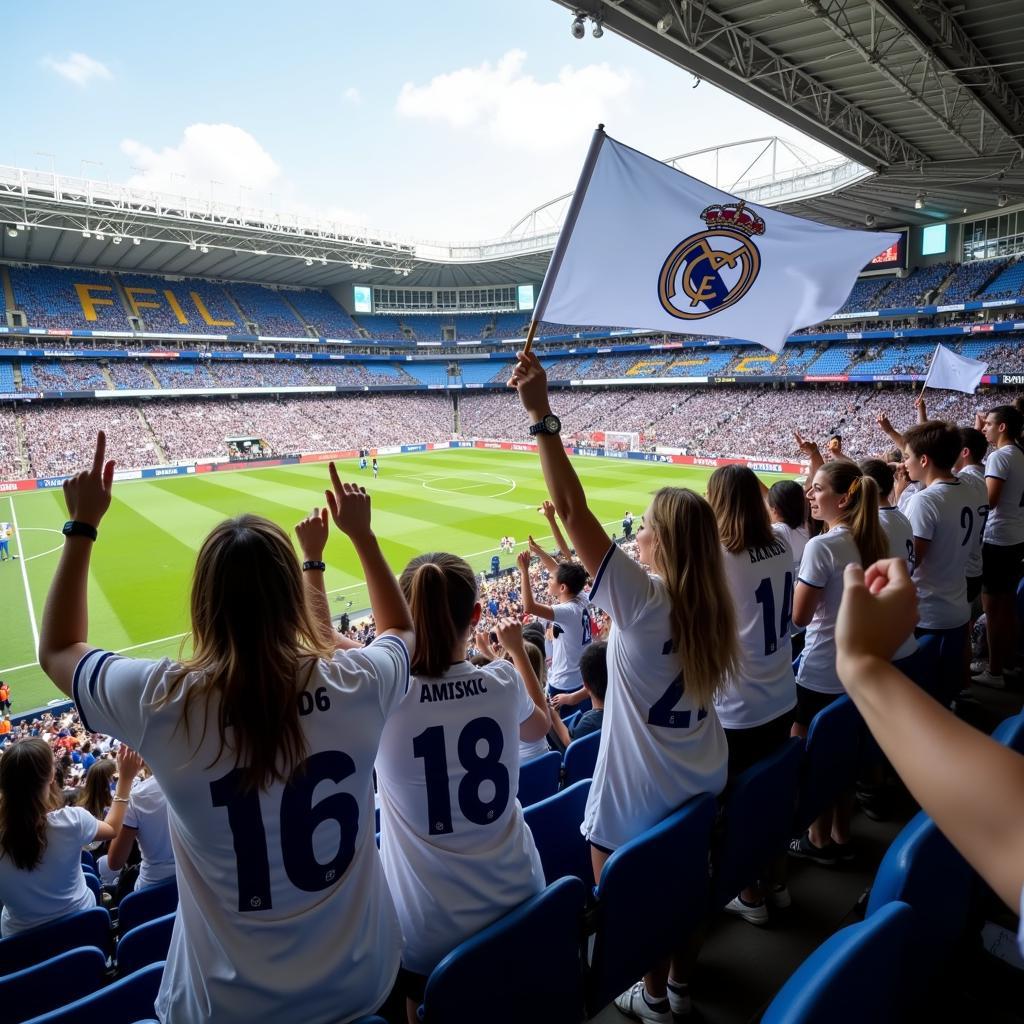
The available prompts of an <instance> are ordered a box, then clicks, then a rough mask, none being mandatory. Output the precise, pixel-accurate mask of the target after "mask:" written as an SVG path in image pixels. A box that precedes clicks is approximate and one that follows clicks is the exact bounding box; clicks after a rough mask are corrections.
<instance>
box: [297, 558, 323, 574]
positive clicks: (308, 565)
mask: <svg viewBox="0 0 1024 1024" xmlns="http://www.w3.org/2000/svg"><path fill="white" fill-rule="evenodd" d="M310 569H319V571H320V572H325V571H326V570H327V563H326V562H314V561H312V560H310V561H308V562H303V563H302V571H303V572H308V571H309V570H310Z"/></svg>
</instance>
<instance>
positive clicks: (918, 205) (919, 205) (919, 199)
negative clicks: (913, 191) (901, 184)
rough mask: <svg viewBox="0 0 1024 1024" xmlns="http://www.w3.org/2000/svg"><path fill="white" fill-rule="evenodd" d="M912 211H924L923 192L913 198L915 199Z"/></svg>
mask: <svg viewBox="0 0 1024 1024" xmlns="http://www.w3.org/2000/svg"><path fill="white" fill-rule="evenodd" d="M914 209H915V210H923V209H924V193H923V192H918V193H917V195H916V196H915V198H914Z"/></svg>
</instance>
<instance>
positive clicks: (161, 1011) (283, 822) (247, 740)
mask: <svg viewBox="0 0 1024 1024" xmlns="http://www.w3.org/2000/svg"><path fill="white" fill-rule="evenodd" d="M104 450H105V438H104V435H103V434H102V433H100V435H99V437H98V440H97V445H96V453H95V457H94V460H93V465H92V469H90V470H89V471H87V472H84V473H79V474H78V475H77V476H75V477H72V478H71V479H70V480H68V481H67V482H66V483H65V485H64V495H65V500H66V502H67V506H68V511H69V512H70V514H71V524H70V525H69V526H67V527H65V530H66V533H67V539H66V540H65V545H64V550H63V553H62V555H61V560H60V563H59V565H58V567H57V573H56V575H55V577H54V581H53V584H52V586H51V588H50V594H49V597H48V598H47V602H46V610H45V612H44V616H43V626H42V630H41V635H40V644H39V660H40V662H41V664H42V666H43V669H44V670H45V671H46V673H47V674H48V675H49V676H50V678H51V679H52V680H53V681H54V682H55V683H56V684H57V685H58V686H59V687H60V689H62V690H63V691H64V692H65V693H73V694H74V697H75V701H76V703H77V705H78V709H79V713H80V715H81V717H82V722H83V724H84V725H85V726H86V728H87V729H89V730H91V731H96V730H99V731H102V732H104V733H108V734H110V735H113V736H116V737H117V738H119V739H121V740H122V741H124V742H127V743H129V744H130V745H132V746H133V747H135V748H137V749H138V750H139V751H140V753H141V754H142V755H143V756H144V757H145V760H146V763H147V764H148V765H149V766H150V768H151V769H152V771H153V774H154V775H155V776H156V778H157V779H158V780H159V782H160V785H161V788H162V789H163V792H164V795H165V797H166V800H167V807H168V821H169V824H170V831H171V837H172V841H173V843H174V852H175V860H176V874H177V879H178V894H179V904H178V914H177V917H176V919H175V923H174V932H173V935H172V938H171V945H170V950H169V952H168V956H167V964H166V966H165V968H164V973H163V981H162V983H161V986H160V993H159V995H158V997H157V1002H156V1010H157V1016H158V1017H159V1018H160V1020H161V1021H163V1022H164V1024H179V1022H186V1024H194V1022H197V1021H218V1022H226V1024H231V1022H235V1021H238V1022H243V1021H244V1022H249V1021H255V1020H278V1021H283V1022H288V1021H296V1022H297V1021H303V1022H305V1021H310V1022H312V1021H323V1022H326V1021H346V1020H350V1019H353V1018H356V1017H359V1016H361V1015H362V1014H365V1013H367V1012H370V1011H373V1010H375V1009H377V1008H378V1007H380V1006H381V1005H382V1004H383V1003H384V1002H385V1000H386V999H387V997H388V995H389V993H390V992H391V990H392V988H393V985H394V981H395V979H396V977H397V974H398V967H399V955H400V948H401V933H400V931H399V927H398V919H397V916H396V914H395V910H394V904H393V902H392V900H391V896H390V894H389V893H388V890H387V883H386V881H385V879H384V872H383V869H382V867H381V864H380V858H379V856H378V855H377V848H376V844H375V842H374V827H373V826H374V820H373V783H372V772H373V760H374V758H375V757H376V754H377V746H378V742H379V740H380V734H381V732H382V730H383V728H384V721H385V719H386V718H387V716H388V715H389V714H390V713H391V711H392V710H393V709H394V708H395V707H396V706H397V704H398V702H399V701H400V700H401V698H402V696H403V695H404V693H405V691H406V689H407V687H408V679H409V652H408V645H410V644H411V643H412V639H413V633H412V621H411V618H410V615H409V609H408V606H407V605H406V603H405V600H404V598H403V597H402V593H401V590H400V589H399V587H398V582H397V580H396V579H395V577H394V576H393V575H392V573H391V570H390V569H389V568H388V566H387V563H386V562H385V561H384V557H383V555H382V554H381V551H380V546H379V545H378V543H377V540H376V537H375V536H374V534H373V530H372V528H371V525H370V499H369V498H368V497H367V495H366V493H365V491H363V489H362V488H360V487H356V486H354V485H350V484H342V483H341V481H340V480H339V479H338V475H337V471H336V470H335V469H334V466H333V464H332V466H331V482H332V488H333V489H332V490H331V491H330V492H328V504H329V506H330V511H331V514H332V516H333V518H334V521H335V523H336V524H337V526H338V528H339V529H340V530H341V531H342V532H343V533H345V534H347V536H348V537H349V539H350V540H351V542H352V544H353V547H354V548H355V550H356V553H357V555H358V556H359V559H360V562H361V564H362V568H363V573H364V574H365V577H366V583H367V588H368V591H369V597H370V604H371V606H372V609H373V614H374V617H375V619H376V623H377V630H378V636H377V639H376V641H374V643H373V644H371V645H370V646H369V647H368V648H365V649H361V650H345V651H338V652H335V651H334V650H333V641H332V640H331V639H330V638H331V636H332V635H333V633H332V631H331V628H330V615H329V612H328V605H327V599H326V595H325V591H324V582H323V572H324V563H323V561H322V555H323V551H324V548H325V546H326V543H327V536H328V518H327V512H326V510H325V511H323V512H320V510H318V509H317V510H314V514H313V515H312V516H310V517H309V518H308V519H307V520H305V521H304V522H303V523H300V524H299V527H298V528H297V531H296V532H297V533H298V534H299V539H300V544H301V547H302V550H303V555H304V557H305V559H306V561H305V564H304V565H302V564H301V563H300V562H299V561H298V559H297V558H296V557H295V550H294V548H293V547H292V545H291V542H290V541H289V539H288V536H287V535H286V534H285V533H284V531H283V530H282V529H281V528H280V527H279V526H277V525H275V524H274V523H271V522H269V521H268V520H266V519H262V518H260V517H258V516H251V515H249V516H240V517H238V518H237V519H230V520H227V521H226V522H223V523H220V524H219V525H218V526H216V527H214V529H213V530H212V531H211V533H210V535H209V536H208V537H207V538H206V540H205V541H204V542H203V545H202V547H201V549H200V551H199V555H198V557H197V560H196V568H195V574H194V577H193V582H192V594H191V619H192V641H193V646H194V651H195V653H194V654H193V656H192V657H191V658H190V659H189V660H187V661H184V662H182V663H177V662H173V661H169V660H167V659H164V660H162V661H142V660H135V659H131V658H124V657H120V656H118V655H116V654H113V653H111V652H104V651H102V650H98V649H97V648H96V647H95V646H94V645H92V644H90V643H89V642H88V640H87V635H88V608H87V594H88V591H87V586H86V583H87V579H88V572H89V561H90V557H91V555H92V549H93V545H94V543H95V539H96V534H97V530H96V528H97V526H99V525H100V520H101V519H102V518H103V515H104V513H105V512H106V510H107V508H108V507H109V505H110V501H111V484H112V481H113V475H114V466H113V463H112V462H105V461H104ZM103 541H104V538H100V544H101V546H100V549H99V551H98V552H97V555H98V557H99V558H104V557H109V556H108V555H106V553H105V552H104V550H103ZM156 557H158V558H159V555H157V556H156ZM303 569H305V571H303Z"/></svg>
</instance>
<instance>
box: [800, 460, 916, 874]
mask: <svg viewBox="0 0 1024 1024" xmlns="http://www.w3.org/2000/svg"><path fill="white" fill-rule="evenodd" d="M807 497H808V500H809V501H810V503H811V515H812V516H813V517H814V518H815V519H817V520H820V521H821V522H823V523H825V525H826V527H827V530H826V532H825V533H822V534H820V535H819V536H817V537H812V538H811V539H810V541H808V543H807V547H806V548H805V549H804V557H803V560H802V561H801V563H800V576H799V579H798V581H797V585H796V591H795V594H794V598H793V621H794V622H795V623H796V624H797V625H798V626H806V627H807V643H806V646H805V648H804V653H803V656H802V658H801V660H800V670H799V672H798V673H797V680H796V682H797V686H796V690H797V705H796V716H795V717H796V724H795V725H794V733H795V734H796V735H798V736H806V735H807V730H808V727H809V726H810V724H811V721H812V719H813V718H814V716H815V715H816V714H817V713H818V712H819V711H821V710H822V708H824V707H827V706H828V705H829V704H831V703H832V701H834V700H836V699H837V698H839V697H840V696H842V694H843V684H842V682H841V681H840V679H839V676H838V675H837V673H836V646H835V628H836V616H837V615H838V613H839V602H840V600H841V598H842V596H843V570H844V569H845V567H846V566H847V565H849V564H850V563H856V564H859V565H862V566H868V565H871V564H873V563H874V562H877V561H878V560H879V559H881V558H885V557H886V556H887V555H888V553H889V540H888V538H887V537H886V535H885V532H884V531H883V530H882V525H881V522H880V520H879V517H878V485H877V484H876V483H875V481H874V480H873V479H872V478H871V477H869V476H865V475H864V474H863V473H862V472H861V470H860V467H859V466H858V465H857V464H856V463H854V462H845V461H838V462H830V463H828V464H827V465H825V466H822V467H821V468H820V469H819V470H818V471H817V472H816V473H815V474H814V478H813V480H812V481H811V485H810V487H809V488H808V490H807ZM916 648H917V642H916V641H915V640H914V639H913V638H910V639H908V640H907V641H906V642H905V643H904V644H903V645H902V647H901V648H900V650H899V651H898V652H897V657H898V658H900V659H902V658H906V657H909V656H910V655H912V654H913V653H914V651H915V650H916ZM849 824H850V806H849V803H848V801H847V800H846V799H845V798H844V799H843V800H841V801H840V802H839V803H838V804H837V805H836V806H835V808H834V809H832V808H830V809H829V810H827V811H826V812H825V813H824V814H822V815H821V816H820V817H819V818H818V819H817V820H816V821H815V822H814V823H813V824H812V825H811V827H810V829H809V831H808V832H807V833H806V834H805V835H803V836H801V837H800V838H799V839H794V840H793V842H792V843H791V844H790V849H789V852H790V854H791V855H793V856H795V857H804V858H807V859H810V860H814V861H817V862H818V863H820V864H834V863H836V861H837V860H840V859H847V858H849V856H850V855H851V854H852V852H853V851H852V846H851V845H850V841H849Z"/></svg>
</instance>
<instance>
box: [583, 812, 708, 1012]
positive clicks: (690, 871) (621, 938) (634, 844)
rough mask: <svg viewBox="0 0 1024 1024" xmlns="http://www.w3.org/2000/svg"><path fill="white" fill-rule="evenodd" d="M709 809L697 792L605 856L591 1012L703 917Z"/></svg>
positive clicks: (590, 973)
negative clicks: (676, 809)
mask: <svg viewBox="0 0 1024 1024" xmlns="http://www.w3.org/2000/svg"><path fill="white" fill-rule="evenodd" d="M715 813H716V803H715V799H714V798H713V797H712V796H710V795H708V794H707V793H704V794H702V795H700V796H696V797H694V798H693V799H692V800H688V801H687V802H686V803H685V804H684V805H683V806H682V807H681V808H680V809H679V810H678V811H675V812H674V813H672V814H670V815H669V816H668V817H667V818H666V819H665V820H664V821H662V822H660V823H659V824H657V825H655V826H654V828H651V829H648V830H647V831H646V832H644V833H643V835H640V836H637V837H636V839H632V840H630V841H629V842H628V843H626V844H625V845H624V846H620V847H619V849H617V850H616V851H615V852H614V853H613V854H612V855H611V856H610V857H609V858H608V860H607V861H606V862H605V865H604V870H603V871H602V872H601V881H600V882H599V883H598V885H597V889H596V895H597V914H596V918H595V920H596V931H595V934H594V945H593V950H592V952H591V957H590V965H589V969H588V970H587V975H586V989H587V993H586V994H587V1010H588V1011H589V1013H590V1014H591V1016H593V1015H595V1014H597V1013H598V1012H599V1011H600V1010H601V1009H602V1008H603V1007H605V1006H607V1005H608V1003H610V1002H611V1001H612V999H614V998H615V996H617V995H619V993H621V992H622V991H624V990H625V989H627V988H629V986H630V985H632V984H633V983H634V982H635V981H637V979H638V978H640V976H641V975H643V974H644V973H645V972H646V971H649V970H650V969H651V968H652V967H654V966H655V964H656V963H657V962H658V961H659V960H661V959H662V958H664V957H666V956H668V955H669V954H670V953H671V952H672V950H673V949H675V948H676V947H677V946H678V945H680V944H681V943H682V942H683V941H684V940H685V939H686V936H687V935H688V934H689V933H690V932H691V931H692V930H693V928H694V926H695V925H696V924H697V923H698V922H699V921H700V920H701V919H702V918H703V917H704V915H705V913H706V911H707V905H708V848H709V845H710V841H711V827H712V825H713V824H714V820H715ZM652 885H653V886H654V888H653V889H652Z"/></svg>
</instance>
